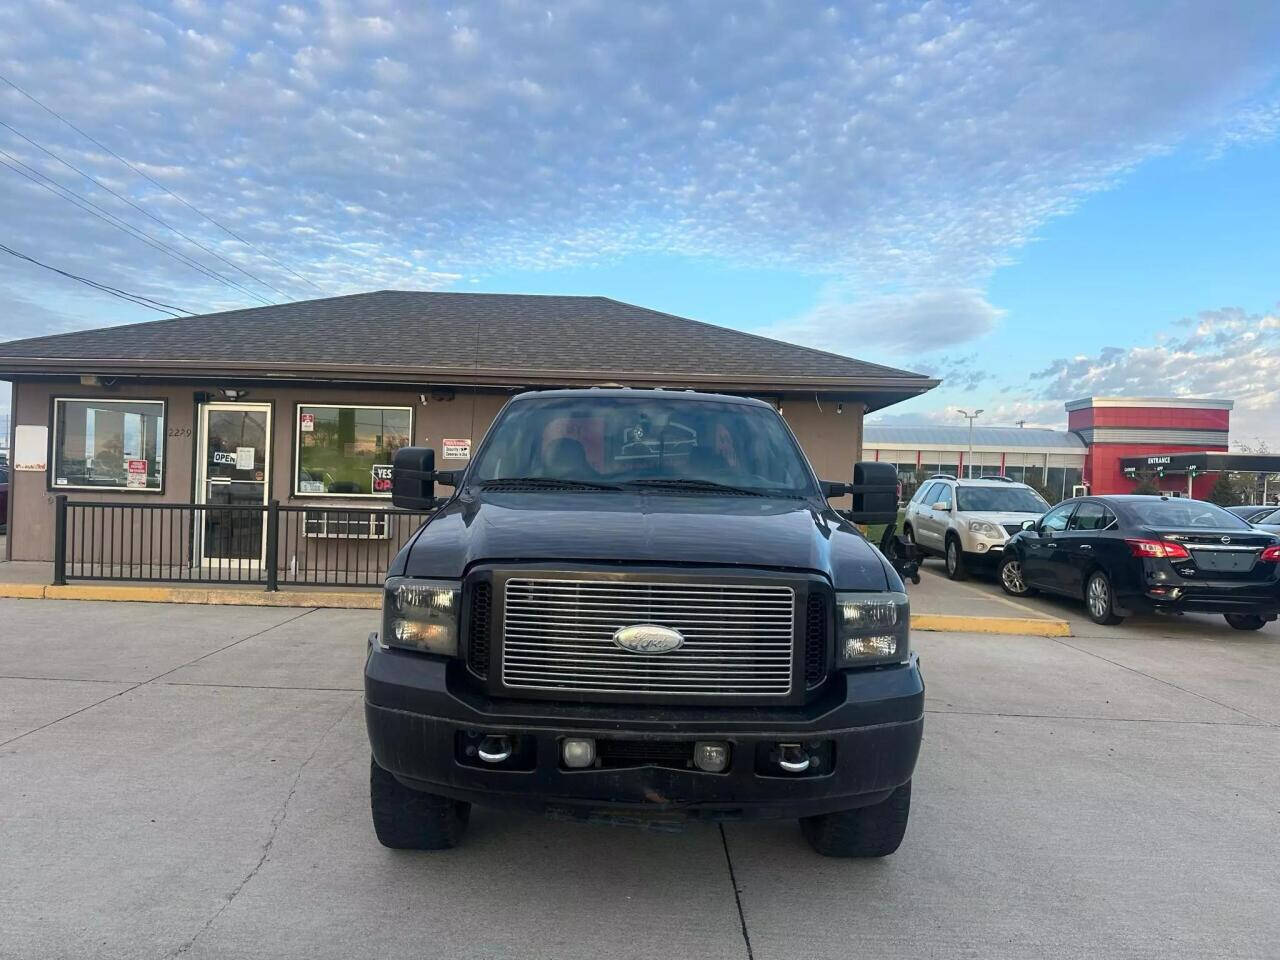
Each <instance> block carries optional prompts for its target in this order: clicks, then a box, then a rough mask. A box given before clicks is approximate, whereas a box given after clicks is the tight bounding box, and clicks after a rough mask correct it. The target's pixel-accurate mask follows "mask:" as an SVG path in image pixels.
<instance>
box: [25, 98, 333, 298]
mask: <svg viewBox="0 0 1280 960" xmlns="http://www.w3.org/2000/svg"><path fill="white" fill-rule="evenodd" d="M0 80H3V81H4V82H5V83H7V84H8V85H9V86H11V87H13V89H15V90H17V91H18V92H19V93H20V94H22V95H23V96H24V97H26V98H27V99H28V100H30V101H31V102H32V103H34V104H35V105H36V106H37V107H39V108H40V109H41V110H43V111H44V112H45V113H47V114H49V115H50V116H51V117H55V118H56V119H58V120H60V121H62V122H63V123H65V124H66V125H67V126H68V127H70V128H71V129H72V130H74V131H75V132H76V133H78V134H80V136H82V137H84V138H85V139H86V140H88V141H89V142H90V143H92V144H93V145H94V146H96V147H99V148H100V149H102V150H105V151H106V152H107V153H109V154H111V156H113V157H115V158H116V159H117V160H119V161H120V162H121V163H123V164H124V165H125V166H126V167H128V168H129V169H130V170H132V171H133V172H134V173H136V174H137V175H138V176H140V177H142V179H144V180H146V181H147V182H148V183H150V184H152V185H154V186H156V187H158V188H159V189H161V190H163V191H164V192H165V193H167V194H168V195H169V196H171V197H173V199H175V200H177V201H178V202H179V203H181V204H182V205H183V206H184V207H187V208H189V209H191V210H193V211H195V212H196V213H198V214H199V215H200V216H202V217H204V219H206V220H208V221H209V222H210V223H212V224H213V225H214V226H215V227H217V228H218V229H219V230H221V231H222V232H223V233H225V234H227V235H228V236H230V237H233V238H234V239H236V240H239V241H240V242H241V243H243V244H244V245H245V246H246V247H248V248H249V249H250V250H253V251H255V252H256V253H258V254H260V255H261V256H263V257H266V258H267V259H268V260H270V261H271V262H272V263H274V264H275V265H276V266H277V267H279V268H280V269H281V270H287V271H288V272H289V273H291V274H293V275H294V276H295V277H297V278H298V279H299V280H301V281H302V282H303V283H307V284H310V285H311V286H313V287H315V288H316V289H317V290H320V289H321V287H320V285H319V284H318V283H316V282H315V281H313V280H309V279H308V278H306V277H304V276H303V275H302V274H300V273H299V272H298V271H297V270H295V269H293V267H291V266H289V265H288V264H285V263H281V262H280V261H279V260H277V259H276V258H275V257H273V256H271V254H269V253H267V252H266V251H265V250H261V249H259V248H258V247H256V246H254V245H253V244H252V243H250V242H249V241H248V240H246V239H245V238H244V237H242V236H240V234H238V233H236V232H235V231H234V230H232V229H231V228H230V227H228V226H226V225H225V224H222V223H219V222H218V221H217V220H215V219H213V217H211V216H209V215H208V214H207V213H205V212H204V211H203V210H201V209H200V208H198V207H196V206H195V205H194V204H191V203H189V202H187V201H186V200H184V199H183V198H182V197H180V196H178V195H177V194H176V193H174V192H173V191H172V190H170V189H169V188H168V187H166V186H165V185H164V184H163V183H160V182H159V181H158V180H156V179H154V178H153V177H152V176H150V175H149V174H147V173H144V172H143V171H141V170H139V169H138V168H137V167H135V166H134V165H133V164H132V163H130V162H129V161H128V160H126V159H125V158H124V157H122V156H120V154H118V153H116V152H115V151H114V150H112V149H111V148H110V147H108V146H107V145H106V144H105V143H103V142H102V141H101V140H98V139H96V138H95V137H92V136H90V135H89V134H87V133H85V132H84V131H83V130H81V129H80V128H79V127H77V126H76V125H75V124H74V123H72V122H71V121H70V120H68V119H67V118H66V117H64V116H63V115H62V114H60V113H58V112H57V111H56V110H54V109H53V108H52V107H46V106H45V105H44V104H43V103H41V102H40V101H39V100H37V99H36V98H35V97H33V96H32V95H31V94H29V93H27V91H25V90H23V89H22V88H21V87H20V86H18V85H17V84H16V83H14V82H13V81H12V80H10V79H9V78H8V77H6V76H4V75H3V74H0Z"/></svg>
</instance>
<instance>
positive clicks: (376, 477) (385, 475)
mask: <svg viewBox="0 0 1280 960" xmlns="http://www.w3.org/2000/svg"><path fill="white" fill-rule="evenodd" d="M372 473H373V492H374V493H390V492H391V464H389V463H375V464H374V465H373V470H372Z"/></svg>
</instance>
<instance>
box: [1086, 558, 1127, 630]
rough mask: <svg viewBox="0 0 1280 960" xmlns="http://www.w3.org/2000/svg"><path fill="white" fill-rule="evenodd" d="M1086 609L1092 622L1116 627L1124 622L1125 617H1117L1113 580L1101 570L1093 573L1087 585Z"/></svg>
mask: <svg viewBox="0 0 1280 960" xmlns="http://www.w3.org/2000/svg"><path fill="white" fill-rule="evenodd" d="M1084 608H1085V610H1087V611H1088V613H1089V619H1090V620H1092V621H1093V622H1094V623H1100V624H1102V625H1103V626H1107V627H1110V626H1114V625H1115V624H1117V623H1120V622H1121V621H1123V620H1124V617H1119V616H1116V609H1115V598H1114V596H1113V595H1112V593H1111V580H1110V579H1109V578H1108V577H1107V575H1106V574H1105V573H1103V572H1102V571H1101V570H1095V571H1093V573H1092V574H1091V575H1090V577H1089V580H1088V581H1087V582H1086V583H1085V587H1084Z"/></svg>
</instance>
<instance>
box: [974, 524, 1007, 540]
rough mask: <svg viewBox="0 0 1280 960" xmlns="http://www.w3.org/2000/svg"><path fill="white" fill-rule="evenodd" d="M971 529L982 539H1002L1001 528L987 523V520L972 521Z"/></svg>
mask: <svg viewBox="0 0 1280 960" xmlns="http://www.w3.org/2000/svg"><path fill="white" fill-rule="evenodd" d="M969 529H970V530H971V531H972V532H973V533H976V534H977V535H978V536H980V537H990V538H991V539H993V540H999V539H1000V528H999V527H997V526H996V525H995V524H994V523H987V521H985V520H970V521H969Z"/></svg>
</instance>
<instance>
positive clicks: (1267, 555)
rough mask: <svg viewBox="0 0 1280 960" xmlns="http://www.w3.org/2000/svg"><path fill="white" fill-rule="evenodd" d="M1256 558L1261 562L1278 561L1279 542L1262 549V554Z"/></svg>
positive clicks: (1279, 560) (1279, 561)
mask: <svg viewBox="0 0 1280 960" xmlns="http://www.w3.org/2000/svg"><path fill="white" fill-rule="evenodd" d="M1258 559H1259V560H1261V561H1262V562H1263V563H1280V543H1277V544H1276V545H1275V546H1273V547H1267V549H1265V550H1263V551H1262V556H1261V557H1259V558H1258Z"/></svg>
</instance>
